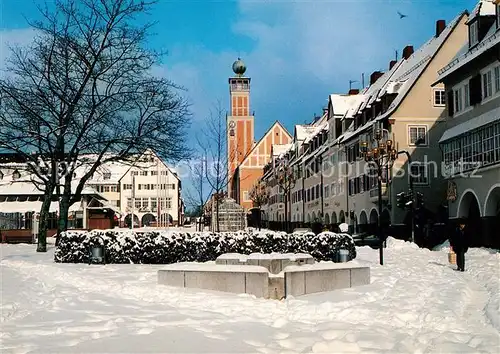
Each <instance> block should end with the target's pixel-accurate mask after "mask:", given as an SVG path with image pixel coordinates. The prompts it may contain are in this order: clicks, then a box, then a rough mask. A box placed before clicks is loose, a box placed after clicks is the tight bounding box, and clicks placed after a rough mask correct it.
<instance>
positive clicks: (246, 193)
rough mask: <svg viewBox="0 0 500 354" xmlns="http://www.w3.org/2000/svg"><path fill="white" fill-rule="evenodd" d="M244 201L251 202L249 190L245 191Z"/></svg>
mask: <svg viewBox="0 0 500 354" xmlns="http://www.w3.org/2000/svg"><path fill="white" fill-rule="evenodd" d="M243 201H244V202H250V198H249V197H248V191H243Z"/></svg>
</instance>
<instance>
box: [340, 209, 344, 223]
mask: <svg viewBox="0 0 500 354" xmlns="http://www.w3.org/2000/svg"><path fill="white" fill-rule="evenodd" d="M339 223H341V224H343V223H345V213H344V211H343V210H341V211H340V214H339Z"/></svg>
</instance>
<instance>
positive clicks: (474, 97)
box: [469, 74, 483, 106]
mask: <svg viewBox="0 0 500 354" xmlns="http://www.w3.org/2000/svg"><path fill="white" fill-rule="evenodd" d="M469 90H470V91H469V98H470V105H471V106H474V105H476V104H478V103H480V102H481V99H482V95H483V94H482V92H481V75H480V74H479V75H476V76H474V77H473V78H472V79H470V81H469Z"/></svg>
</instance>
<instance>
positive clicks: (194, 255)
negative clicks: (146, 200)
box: [54, 230, 356, 264]
mask: <svg viewBox="0 0 500 354" xmlns="http://www.w3.org/2000/svg"><path fill="white" fill-rule="evenodd" d="M96 236H101V237H102V239H103V240H104V242H105V245H106V262H107V263H145V264H168V263H177V262H206V261H214V260H215V259H216V258H217V257H218V256H220V255H221V254H223V253H241V254H250V253H254V252H256V253H272V252H277V253H309V254H311V255H312V256H313V257H314V258H315V259H316V260H317V261H331V260H336V257H337V254H338V251H339V250H340V249H347V250H349V255H350V258H351V259H354V258H356V248H355V245H354V241H353V239H352V238H351V237H350V236H349V235H346V234H335V233H332V232H324V233H321V234H319V235H314V234H313V233H306V234H286V233H283V232H274V231H262V232H257V231H254V230H248V231H240V232H228V233H210V232H176V231H135V230H134V231H132V230H93V231H90V232H85V231H67V232H65V233H62V234H61V236H60V240H59V244H58V246H57V248H56V251H55V257H54V258H55V261H56V262H62V263H86V262H88V253H89V246H90V245H94V244H101V242H102V241H101V239H100V238H98V237H96Z"/></svg>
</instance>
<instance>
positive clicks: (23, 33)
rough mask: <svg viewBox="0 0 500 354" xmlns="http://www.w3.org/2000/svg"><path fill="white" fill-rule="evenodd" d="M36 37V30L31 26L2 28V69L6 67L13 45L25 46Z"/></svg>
mask: <svg viewBox="0 0 500 354" xmlns="http://www.w3.org/2000/svg"><path fill="white" fill-rule="evenodd" d="M34 37H35V30H33V29H31V28H22V29H14V30H5V29H4V30H0V70H2V69H5V65H6V61H7V59H8V58H9V56H10V48H11V47H16V46H25V45H27V44H29V43H31V42H32V41H33V39H34Z"/></svg>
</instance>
